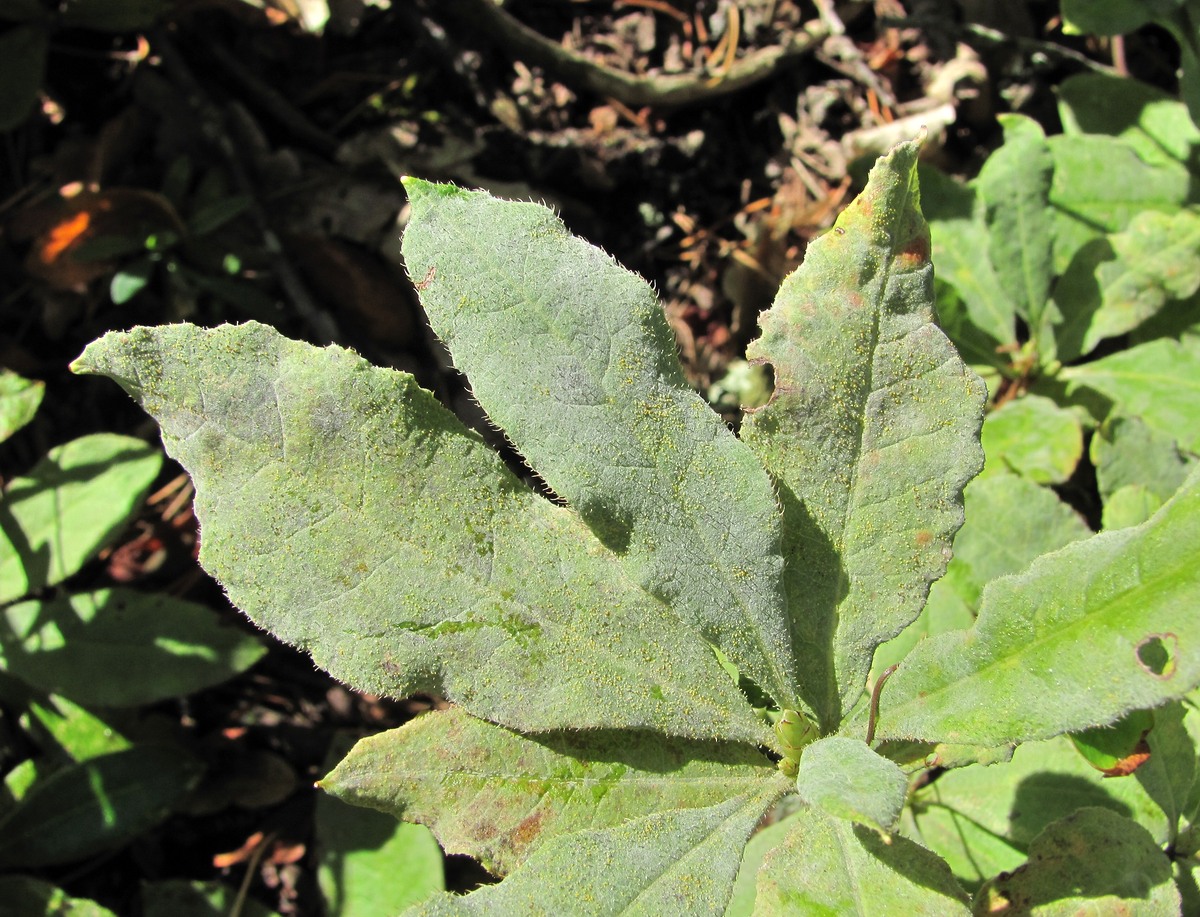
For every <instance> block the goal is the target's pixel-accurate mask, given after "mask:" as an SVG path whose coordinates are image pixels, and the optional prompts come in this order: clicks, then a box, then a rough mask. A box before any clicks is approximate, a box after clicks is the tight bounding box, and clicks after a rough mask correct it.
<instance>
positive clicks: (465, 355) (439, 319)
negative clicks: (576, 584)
mask: <svg viewBox="0 0 1200 917" xmlns="http://www.w3.org/2000/svg"><path fill="white" fill-rule="evenodd" d="M405 188H406V190H407V191H408V195H409V199H410V201H411V203H412V217H411V219H410V222H409V225H408V227H407V229H406V230H405V232H404V257H405V260H406V262H407V264H408V269H409V271H410V272H411V274H412V276H413V278H414V279H415V280H417V281H418V288H420V290H421V294H420V295H421V301H422V304H423V305H424V306H425V311H426V313H427V314H428V315H429V320H430V323H431V325H432V326H433V329H434V331H435V332H437V334H438V336H439V337H440V338H441V339H442V340H443V341H444V342H445V344H446V346H447V347H448V348H449V349H450V351H451V353H452V354H453V355H454V362H455V365H456V366H457V367H458V368H459V369H461V370H462V371H463V372H465V373H466V375H467V377H468V379H469V380H470V382H471V388H472V391H473V393H474V395H475V397H476V398H477V399H478V400H479V403H480V404H481V405H482V407H483V409H484V410H485V411H486V412H487V414H488V417H489V419H490V420H491V421H492V422H493V423H495V424H496V425H497V426H499V427H500V428H501V429H502V430H503V431H504V433H505V434H506V435H507V436H508V437H509V438H510V439H511V440H512V441H513V443H514V444H515V445H516V447H517V448H518V449H519V450H520V451H521V453H522V455H523V456H524V457H525V459H526V460H527V461H528V462H529V464H530V465H531V466H532V467H533V468H534V469H535V470H536V471H537V472H538V474H540V475H541V476H542V477H543V478H544V479H545V480H546V482H547V483H548V484H549V485H550V486H551V487H552V488H553V489H554V491H555V492H556V493H557V494H558V495H559V496H561V497H563V498H564V499H566V500H567V501H568V502H569V503H570V504H571V505H572V506H573V507H574V508H575V509H576V510H577V511H578V513H579V515H580V516H581V517H582V518H583V520H584V521H585V522H586V523H587V524H588V525H589V526H590V527H591V528H592V530H593V531H594V532H595V533H596V535H597V536H598V537H599V538H600V540H601V541H603V542H604V543H605V544H606V545H608V547H610V548H611V549H612V550H613V551H615V552H616V553H617V554H619V555H620V556H621V557H622V559H623V560H624V561H625V563H626V566H627V568H628V569H629V570H630V571H632V574H633V576H634V577H635V578H636V579H637V581H638V582H639V583H641V584H642V585H643V586H644V587H645V588H646V589H648V590H649V591H650V592H651V593H652V594H654V595H656V596H659V597H660V598H662V599H663V600H664V601H665V602H666V603H667V604H669V605H671V606H672V607H673V608H674V609H675V611H676V613H677V614H678V615H679V616H680V617H681V618H683V619H684V621H686V622H687V623H689V624H691V625H693V626H694V627H696V628H697V629H698V631H699V632H700V633H701V634H702V635H703V636H704V638H705V639H707V640H710V641H712V642H714V643H716V644H717V645H718V646H719V647H720V648H721V649H722V650H723V651H724V652H725V653H726V655H728V656H729V658H730V659H731V660H732V661H733V662H734V664H735V665H737V666H738V668H739V669H740V670H741V671H742V673H743V674H745V675H748V676H749V677H750V678H752V679H753V680H754V681H755V682H757V683H758V684H759V685H760V686H761V687H763V688H764V689H765V690H767V691H768V692H769V693H770V694H771V695H772V696H773V697H774V698H775V700H776V701H777V702H778V703H779V704H780V706H785V707H786V706H794V701H795V696H794V685H795V682H796V670H795V660H794V658H793V657H792V652H791V648H792V642H793V635H792V633H791V631H790V629H789V623H790V622H789V619H788V617H787V611H786V606H785V603H784V597H783V594H782V591H781V589H780V587H779V572H780V570H781V569H782V567H783V558H782V556H781V554H780V516H779V507H778V504H777V502H776V499H775V495H774V493H773V490H772V485H771V481H770V479H769V478H768V477H767V474H766V472H764V471H763V469H762V467H761V465H760V464H759V463H758V461H757V460H756V459H755V457H754V455H753V454H752V453H751V452H750V450H749V449H747V448H746V446H744V445H743V444H742V443H740V442H739V441H738V440H737V438H736V437H734V435H733V433H732V432H731V431H730V430H729V429H728V427H727V426H726V425H725V422H724V421H723V420H722V419H721V418H720V416H719V415H717V414H716V413H714V412H713V411H712V410H711V409H710V408H709V407H708V405H707V404H706V403H705V402H704V400H703V399H702V398H701V397H700V396H699V395H697V394H696V393H695V392H693V391H692V390H691V388H689V387H688V384H687V381H686V379H685V378H684V375H683V369H682V367H681V366H680V363H679V358H678V356H677V355H676V345H675V339H674V336H673V335H672V333H671V329H670V326H669V325H668V324H667V320H666V317H665V315H664V313H663V311H662V308H661V307H660V306H659V303H658V300H657V298H656V297H655V295H654V291H653V290H652V289H651V288H650V286H649V284H647V283H646V282H645V281H644V280H642V279H641V278H640V277H638V276H637V275H635V274H632V273H630V272H629V271H627V270H625V269H624V268H622V267H621V266H620V265H618V264H617V263H616V262H615V261H613V260H612V259H611V258H610V257H609V256H608V255H606V254H605V253H604V252H602V251H600V250H599V249H597V248H595V247H594V246H591V245H589V244H588V243H586V242H584V241H583V240H582V239H579V238H576V237H574V236H571V235H570V234H569V233H568V232H567V230H566V227H565V226H563V224H562V221H561V220H559V219H558V218H557V217H556V216H554V214H553V213H551V212H550V211H549V210H547V209H546V208H544V207H541V206H538V205H535V204H520V203H513V202H510V201H500V200H496V199H495V198H493V197H491V196H489V195H488V194H486V193H483V192H471V191H463V190H461V189H458V188H455V187H453V186H450V185H434V184H431V183H429V182H424V181H420V180H419V179H414V178H408V179H406V180H405ZM481 226H486V227H487V231H486V232H480V231H479V228H480V227H481ZM422 278H424V279H422Z"/></svg>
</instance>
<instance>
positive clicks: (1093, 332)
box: [1054, 210, 1200, 360]
mask: <svg viewBox="0 0 1200 917" xmlns="http://www.w3.org/2000/svg"><path fill="white" fill-rule="evenodd" d="M1198 289H1200V214H1197V213H1195V212H1194V211H1191V210H1181V211H1180V212H1178V213H1174V214H1167V213H1157V212H1155V211H1147V212H1145V213H1140V214H1138V215H1137V216H1136V217H1134V218H1133V221H1132V222H1131V223H1130V225H1129V227H1128V228H1127V229H1126V230H1125V231H1123V232H1119V233H1116V234H1115V235H1112V236H1109V237H1107V238H1106V239H1096V240H1093V241H1092V242H1089V243H1088V244H1087V245H1085V246H1083V247H1082V248H1081V249H1079V251H1078V252H1077V253H1076V255H1075V257H1074V258H1073V259H1071V264H1070V265H1069V266H1068V267H1067V270H1066V272H1065V273H1064V274H1063V276H1062V277H1061V278H1060V279H1059V282H1058V286H1057V287H1056V288H1055V291H1054V299H1055V302H1056V304H1057V305H1058V308H1059V311H1060V312H1061V313H1062V316H1063V318H1062V324H1061V325H1059V326H1058V327H1057V328H1056V329H1055V334H1056V335H1057V337H1058V341H1059V350H1058V358H1059V359H1061V360H1071V359H1074V358H1076V357H1078V356H1080V355H1082V354H1086V353H1090V352H1091V351H1092V350H1093V349H1094V348H1095V347H1096V345H1098V344H1099V343H1100V342H1101V341H1102V340H1104V339H1105V338H1111V337H1117V336H1118V335H1122V334H1125V333H1126V332H1128V331H1132V330H1133V329H1134V328H1137V327H1138V326H1139V325H1141V324H1142V323H1143V322H1145V321H1146V320H1147V319H1149V318H1151V317H1153V316H1154V315H1156V314H1158V312H1159V311H1160V310H1162V308H1163V307H1164V306H1165V305H1167V303H1168V302H1169V301H1172V300H1183V299H1187V298H1188V297H1190V296H1192V295H1193V294H1194V293H1195V292H1196V291H1197V290H1198Z"/></svg>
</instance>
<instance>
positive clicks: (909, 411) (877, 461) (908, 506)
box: [742, 143, 986, 726]
mask: <svg viewBox="0 0 1200 917" xmlns="http://www.w3.org/2000/svg"><path fill="white" fill-rule="evenodd" d="M916 156H917V146H916V144H913V143H908V144H901V145H899V146H897V147H896V148H895V149H894V150H893V151H892V152H891V153H889V154H888V155H887V156H885V157H884V158H882V159H881V160H880V161H879V163H878V164H877V165H876V166H875V168H874V169H873V170H872V172H871V179H870V182H869V184H868V187H867V190H866V191H865V192H864V193H863V195H861V196H860V197H859V198H858V199H857V200H856V201H855V202H854V203H853V204H852V205H851V206H850V207H849V208H848V209H847V210H846V211H845V212H844V213H843V214H842V215H841V216H840V217H839V218H838V222H837V225H836V226H835V227H834V229H833V230H832V231H831V232H829V233H827V234H826V235H825V236H823V237H822V238H820V239H819V240H817V241H815V242H813V243H812V244H811V245H809V247H808V251H807V254H806V257H805V261H804V265H803V266H802V267H801V268H800V269H799V270H798V271H796V272H795V273H794V274H792V275H791V276H790V277H789V278H788V279H787V280H786V281H785V282H784V285H783V287H782V288H781V289H780V291H779V295H778V297H777V299H776V302H775V305H774V306H773V307H772V308H771V309H770V311H768V312H766V313H764V314H763V315H762V316H761V317H760V324H761V326H762V337H761V338H759V340H757V341H755V342H754V343H753V344H752V345H751V347H750V349H749V350H748V355H749V356H750V358H751V359H753V360H760V361H766V362H769V363H770V364H771V365H772V367H773V368H774V372H775V397H774V398H773V400H772V401H771V403H770V404H768V405H767V406H766V407H763V408H760V409H759V410H757V411H755V412H754V413H753V414H751V415H750V416H749V417H748V418H747V420H746V422H745V424H744V427H743V431H742V435H743V438H744V439H745V441H746V442H747V443H748V444H749V445H750V446H751V448H753V449H754V450H755V451H756V452H757V453H758V455H759V456H760V458H761V459H762V460H763V462H764V464H766V466H767V467H768V469H769V470H770V471H771V473H772V474H773V475H774V476H775V478H776V480H777V481H778V484H779V493H780V497H781V500H782V502H783V508H784V515H785V528H786V531H787V534H788V540H787V541H786V543H785V548H786V551H785V554H786V556H787V558H788V564H787V568H786V570H785V584H786V586H787V588H788V595H789V607H790V609H791V613H792V614H793V616H794V617H795V618H796V621H797V633H798V635H799V636H800V638H801V639H800V642H799V643H798V644H797V646H796V655H797V657H798V658H799V660H800V672H801V695H802V697H803V698H804V700H805V701H806V702H807V703H808V704H809V706H810V709H811V710H813V711H815V712H816V713H817V714H818V720H819V721H820V722H821V723H823V724H825V725H826V726H828V725H829V724H836V722H837V721H838V719H839V718H840V716H841V714H842V713H843V712H844V711H845V710H847V709H849V707H850V706H852V705H853V703H854V702H855V701H856V700H857V698H858V697H859V696H860V695H861V693H862V691H863V687H864V685H865V682H866V677H867V672H868V669H869V668H870V664H871V654H872V652H873V651H874V649H875V647H876V646H877V645H878V644H879V643H882V642H883V641H884V640H887V639H889V638H891V637H893V636H895V635H896V634H897V633H898V632H899V631H900V630H901V629H902V628H903V627H904V626H905V625H907V624H908V623H910V622H911V621H912V620H913V619H914V618H915V617H916V616H917V614H918V613H919V612H920V610H921V608H922V606H924V604H925V600H926V598H927V596H928V592H929V584H930V582H932V581H933V580H935V579H937V578H938V577H939V576H941V575H942V573H943V572H944V570H945V567H946V561H947V557H948V554H949V546H950V539H951V538H952V536H953V534H954V532H955V531H956V530H957V529H958V527H959V526H960V525H961V524H962V518H963V517H962V502H961V501H962V488H963V486H964V485H965V484H966V482H967V481H968V480H969V479H970V478H971V477H972V476H973V475H974V474H975V473H976V472H977V471H978V470H979V467H980V465H981V458H982V456H981V455H980V449H979V445H978V435H979V434H978V431H979V424H980V421H981V416H982V410H983V401H984V398H985V394H986V393H985V391H984V387H983V384H982V382H981V381H980V380H979V378H978V377H977V376H976V375H975V374H974V373H972V372H971V371H970V370H969V369H967V367H966V366H965V365H964V364H963V363H962V361H961V360H960V359H959V358H958V355H957V354H956V353H955V351H954V348H953V346H952V345H951V344H950V342H949V341H948V340H947V339H946V337H945V335H943V334H942V332H941V331H940V330H939V329H938V328H937V326H936V325H934V324H933V321H932V268H931V266H930V263H929V235H928V230H927V228H926V226H925V222H924V220H923V219H922V217H921V212H920V208H919V206H918V193H917V187H916V183H915V182H916V174H915V165H916Z"/></svg>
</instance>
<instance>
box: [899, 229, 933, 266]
mask: <svg viewBox="0 0 1200 917" xmlns="http://www.w3.org/2000/svg"><path fill="white" fill-rule="evenodd" d="M896 260H897V261H898V262H899V264H898V267H901V268H907V269H909V270H914V269H916V268H919V267H924V266H925V265H926V264H928V263H929V234H928V233H924V232H922V233H917V234H916V235H914V236H913V237H912V238H910V239H909V240H908V242H907V243H906V244H905V246H904V247H903V248H902V249H900V251H898V252H896Z"/></svg>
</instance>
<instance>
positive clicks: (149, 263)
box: [108, 258, 158, 306]
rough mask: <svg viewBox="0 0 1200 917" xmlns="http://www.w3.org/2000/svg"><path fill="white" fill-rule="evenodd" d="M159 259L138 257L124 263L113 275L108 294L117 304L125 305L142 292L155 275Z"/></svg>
mask: <svg viewBox="0 0 1200 917" xmlns="http://www.w3.org/2000/svg"><path fill="white" fill-rule="evenodd" d="M157 267H158V261H157V260H155V259H154V258H138V259H137V260H136V261H132V262H130V263H129V264H126V265H124V266H123V267H122V268H121V269H120V270H119V271H117V272H116V273H115V274H113V276H112V281H111V282H110V283H109V285H108V296H109V298H110V299H111V300H112V301H113V303H114V304H115V305H118V306H120V305H123V304H125V303H127V302H129V300H131V299H133V297H135V296H137V295H138V293H140V292H142V290H144V289H145V288H146V286H147V284H149V283H150V278H151V277H153V276H154V271H155V269H156V268H157Z"/></svg>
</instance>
